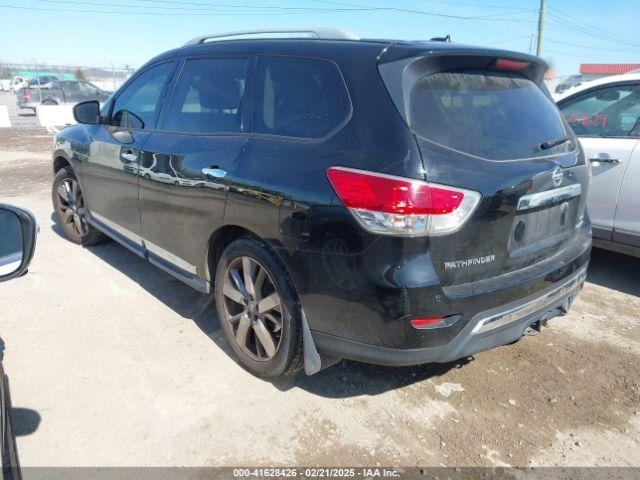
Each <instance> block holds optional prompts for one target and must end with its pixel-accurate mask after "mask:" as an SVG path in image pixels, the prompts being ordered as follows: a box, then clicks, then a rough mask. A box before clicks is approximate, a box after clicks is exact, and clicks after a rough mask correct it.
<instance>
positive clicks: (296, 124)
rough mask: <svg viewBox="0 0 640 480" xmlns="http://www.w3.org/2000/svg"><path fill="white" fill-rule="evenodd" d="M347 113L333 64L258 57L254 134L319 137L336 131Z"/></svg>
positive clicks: (341, 83)
mask: <svg viewBox="0 0 640 480" xmlns="http://www.w3.org/2000/svg"><path fill="white" fill-rule="evenodd" d="M350 111H351V107H350V103H349V97H348V95H347V91H346V88H345V84H344V80H343V79H342V75H341V74H340V71H339V70H338V67H337V66H336V65H335V64H334V63H332V62H330V61H328V60H320V59H315V58H294V57H260V59H259V61H258V72H257V84H256V101H255V112H254V121H253V128H254V132H256V133H265V134H270V135H281V136H286V137H300V138H322V137H324V136H326V135H328V134H329V133H331V132H332V131H334V130H335V129H336V128H338V127H339V126H340V124H341V123H342V122H344V120H345V119H346V118H347V116H348V115H349V112H350Z"/></svg>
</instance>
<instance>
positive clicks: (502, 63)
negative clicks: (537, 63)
mask: <svg viewBox="0 0 640 480" xmlns="http://www.w3.org/2000/svg"><path fill="white" fill-rule="evenodd" d="M529 65H530V63H529V62H520V61H518V60H508V59H506V58H498V59H497V60H496V63H495V68H497V69H498V70H511V71H514V70H523V69H525V68H527V67H528V66H529Z"/></svg>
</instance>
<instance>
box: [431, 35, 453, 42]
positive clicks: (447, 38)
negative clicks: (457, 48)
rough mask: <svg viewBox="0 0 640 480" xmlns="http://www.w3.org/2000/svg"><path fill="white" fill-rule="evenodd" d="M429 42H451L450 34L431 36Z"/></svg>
mask: <svg viewBox="0 0 640 480" xmlns="http://www.w3.org/2000/svg"><path fill="white" fill-rule="evenodd" d="M429 41H430V42H447V43H451V35H447V36H446V37H433V38H432V39H431V40H429Z"/></svg>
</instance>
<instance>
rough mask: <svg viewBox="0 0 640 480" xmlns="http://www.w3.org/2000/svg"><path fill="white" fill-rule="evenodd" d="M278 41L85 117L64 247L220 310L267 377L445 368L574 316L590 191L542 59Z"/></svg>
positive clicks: (186, 70)
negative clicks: (156, 278)
mask: <svg viewBox="0 0 640 480" xmlns="http://www.w3.org/2000/svg"><path fill="white" fill-rule="evenodd" d="M250 33H261V32H250ZM262 33H264V32H262ZM279 33H280V34H282V35H283V36H284V37H287V38H284V39H255V38H254V39H246V38H244V39H233V38H229V36H228V35H226V37H227V38H226V39H221V38H217V37H216V36H204V37H199V38H197V39H194V40H193V41H191V42H189V43H188V44H187V45H185V46H184V47H183V48H178V49H175V50H172V51H170V52H167V53H164V54H162V55H160V56H158V57H156V58H154V59H153V60H151V61H150V62H148V63H147V64H146V65H145V66H143V67H142V68H141V69H140V70H139V71H138V72H137V73H136V75H135V76H134V77H132V78H131V79H130V80H129V81H128V82H127V83H126V84H125V85H124V86H123V87H122V88H121V89H120V90H119V91H118V92H116V93H115V94H114V95H113V97H112V99H111V100H110V101H109V102H108V103H107V104H105V105H104V106H103V108H102V109H101V110H100V109H99V105H98V102H84V103H80V104H78V105H76V106H75V107H74V114H75V118H76V120H77V121H78V122H79V124H78V125H74V126H71V127H68V128H65V129H64V130H61V131H60V132H58V134H57V135H56V139H55V142H54V145H55V149H54V153H53V171H54V174H55V180H54V183H53V190H52V200H53V206H54V210H55V215H56V221H57V222H58V224H59V225H60V227H61V229H62V231H63V232H64V233H65V235H66V236H67V238H69V239H70V240H71V241H73V242H76V243H78V244H82V245H91V244H95V243H97V242H100V241H103V240H105V238H106V237H110V238H112V239H115V240H116V241H118V242H120V243H121V244H122V245H124V246H125V247H127V248H129V249H131V250H132V251H133V252H135V253H136V254H137V255H140V256H141V257H142V258H145V259H148V261H149V262H151V263H152V264H154V265H156V266H158V267H159V268H161V269H163V270H165V271H166V272H168V273H170V274H171V275H173V276H175V277H176V278H178V279H180V280H182V281H184V282H186V283H187V284H189V285H191V286H192V287H194V288H196V289H197V290H199V291H202V292H208V291H209V290H210V289H213V290H214V292H215V299H216V306H217V309H218V318H219V321H220V324H221V326H222V328H223V329H224V332H225V334H226V336H227V338H228V340H229V343H230V345H231V347H232V349H233V351H234V353H235V355H236V356H237V358H238V360H239V362H240V363H241V364H242V365H243V366H244V367H245V368H246V369H248V370H249V371H251V372H252V373H254V374H256V375H260V376H263V377H278V376H282V375H286V374H289V373H292V372H295V371H296V370H298V369H299V368H301V366H302V365H303V364H304V365H305V369H306V370H307V372H308V373H312V372H315V371H317V370H318V369H319V368H320V367H321V366H322V365H326V364H327V363H330V362H331V360H328V359H336V358H338V359H340V358H349V359H354V360H358V361H364V362H371V363H380V364H387V365H411V364H420V363H428V362H449V361H453V360H455V359H459V358H464V357H467V356H470V355H472V354H474V353H477V352H479V351H482V350H486V349H489V348H493V347H496V346H499V345H503V344H507V343H511V342H513V341H516V340H518V339H519V338H520V337H521V336H522V335H523V334H524V332H525V330H526V329H527V328H529V327H530V326H532V325H533V326H534V327H536V326H539V325H541V324H543V323H545V322H546V321H547V320H549V319H551V318H553V317H555V316H557V315H562V314H564V313H565V312H566V311H567V310H568V309H569V306H570V304H571V303H572V301H573V300H574V298H575V297H576V295H577V294H578V292H579V291H580V288H581V287H582V284H583V282H584V280H585V277H586V268H587V265H588V262H589V255H590V248H591V238H590V223H589V219H588V216H587V215H585V197H586V194H587V191H588V189H589V179H590V173H589V166H588V165H587V164H586V162H585V159H584V155H583V152H582V150H581V149H580V147H579V144H578V141H577V139H576V137H575V135H574V134H573V132H572V131H571V130H570V129H569V128H567V127H566V124H565V123H564V122H563V121H562V118H561V116H560V113H559V111H558V109H557V107H556V105H555V104H554V103H553V101H552V100H551V98H550V97H549V96H548V93H547V92H546V90H545V89H544V88H542V87H541V85H542V82H543V76H544V72H545V71H546V70H547V69H548V65H547V64H546V63H545V62H544V61H543V60H542V59H540V58H537V57H533V56H530V55H526V54H522V53H517V52H509V51H504V50H495V49H485V48H477V47H470V46H464V45H456V44H453V43H449V42H441V41H432V42H404V41H388V40H359V39H356V38H355V37H354V36H353V35H352V34H348V33H345V32H343V31H339V30H334V29H325V30H321V31H319V32H318V31H313V30H312V33H313V34H314V35H315V36H316V37H318V38H299V37H300V33H301V32H299V31H296V32H279ZM303 33H304V32H303ZM223 37H224V36H223ZM292 37H298V38H292ZM523 119H526V121H523ZM171 180H173V181H171ZM203 182H204V186H203V185H202V183H203ZM323 362H324V363H323Z"/></svg>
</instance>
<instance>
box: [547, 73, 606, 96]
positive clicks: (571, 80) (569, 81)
mask: <svg viewBox="0 0 640 480" xmlns="http://www.w3.org/2000/svg"><path fill="white" fill-rule="evenodd" d="M598 78H602V75H594V74H579V75H571V76H570V77H568V78H566V79H565V80H563V81H562V82H560V83H559V84H558V85H557V86H556V89H555V94H556V95H560V94H562V93H564V92H566V91H567V90H569V89H571V88H573V87H577V86H578V85H582V84H583V83H585V82H590V81H592V80H597V79H598Z"/></svg>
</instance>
